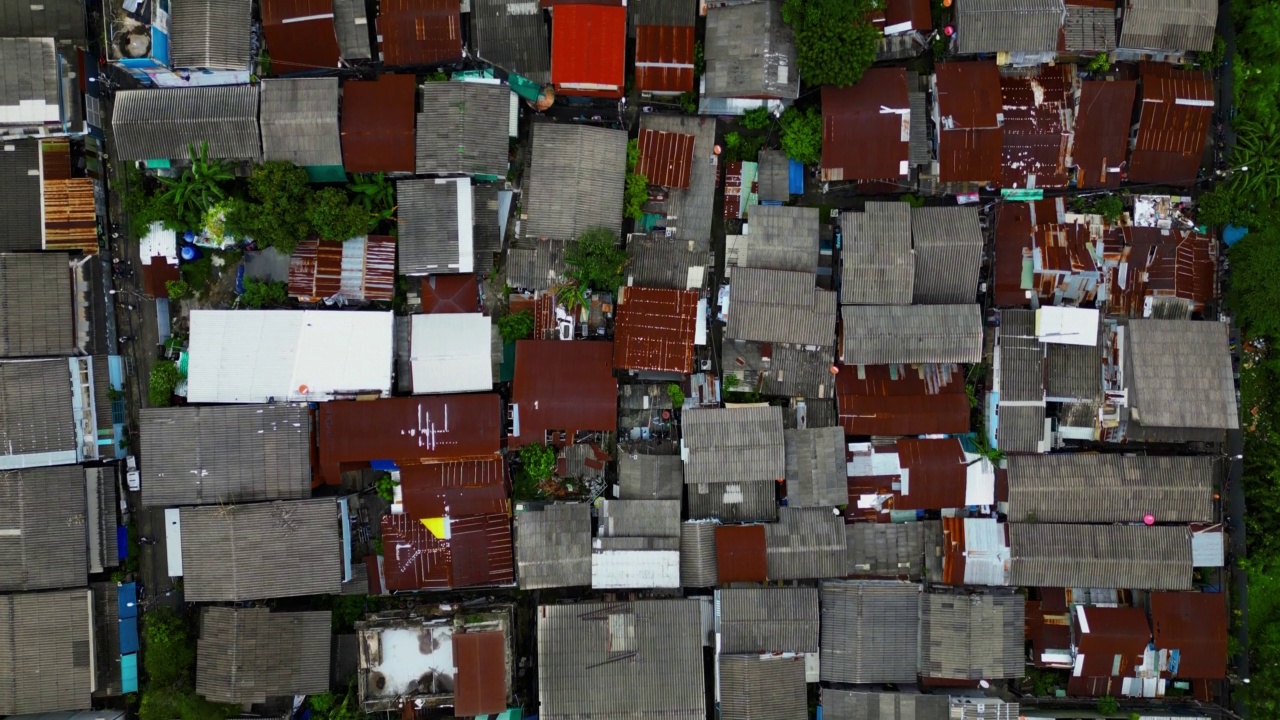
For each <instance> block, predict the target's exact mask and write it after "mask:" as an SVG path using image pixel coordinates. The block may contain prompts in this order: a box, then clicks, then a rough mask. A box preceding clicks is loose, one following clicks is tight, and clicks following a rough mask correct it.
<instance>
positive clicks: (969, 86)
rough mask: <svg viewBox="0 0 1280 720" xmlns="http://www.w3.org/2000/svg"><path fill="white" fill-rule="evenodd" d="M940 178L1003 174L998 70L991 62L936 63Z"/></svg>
mask: <svg viewBox="0 0 1280 720" xmlns="http://www.w3.org/2000/svg"><path fill="white" fill-rule="evenodd" d="M934 76H935V89H936V95H935V98H934V113H935V117H937V118H938V119H939V128H938V166H939V171H938V179H939V180H940V181H942V182H984V183H985V182H993V181H995V180H997V179H998V178H999V177H1000V170H1001V168H1000V148H1001V145H1002V143H1003V141H1004V131H1003V129H1001V128H1000V120H999V117H998V115H999V113H1000V71H999V69H998V68H997V67H996V64H995V62H993V61H989V60H988V61H980V62H944V63H938V64H937V65H936V66H934Z"/></svg>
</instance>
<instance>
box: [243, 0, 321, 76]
mask: <svg viewBox="0 0 1280 720" xmlns="http://www.w3.org/2000/svg"><path fill="white" fill-rule="evenodd" d="M261 10H262V30H263V32H264V33H266V36H267V51H268V52H269V53H270V55H271V72H272V74H274V75H287V74H289V73H299V72H312V71H315V70H329V69H333V68H336V67H338V32H337V29H336V28H335V27H334V24H333V0H262V1H261Z"/></svg>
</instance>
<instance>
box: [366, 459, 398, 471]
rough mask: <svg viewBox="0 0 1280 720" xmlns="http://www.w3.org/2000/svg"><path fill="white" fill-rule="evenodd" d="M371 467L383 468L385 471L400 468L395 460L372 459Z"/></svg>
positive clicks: (375, 468)
mask: <svg viewBox="0 0 1280 720" xmlns="http://www.w3.org/2000/svg"><path fill="white" fill-rule="evenodd" d="M369 467H371V468H373V469H374V470H382V471H383V472H392V471H395V470H399V469H400V466H399V465H396V461H395V460H370V461H369Z"/></svg>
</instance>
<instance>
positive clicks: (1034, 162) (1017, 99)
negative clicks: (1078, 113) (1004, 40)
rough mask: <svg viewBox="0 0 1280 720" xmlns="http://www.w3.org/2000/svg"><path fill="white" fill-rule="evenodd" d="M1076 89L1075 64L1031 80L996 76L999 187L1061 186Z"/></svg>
mask: <svg viewBox="0 0 1280 720" xmlns="http://www.w3.org/2000/svg"><path fill="white" fill-rule="evenodd" d="M961 7H962V8H963V7H965V6H964V5H962V6H961ZM1078 86H1079V78H1077V76H1076V70H1075V66H1074V65H1056V66H1046V67H1042V68H1040V69H1038V70H1037V71H1036V72H1035V74H1034V75H1032V76H1030V77H1002V78H1000V97H1001V109H1002V112H1001V115H1002V117H1003V119H1004V139H1003V146H1002V148H1003V150H1002V153H1001V167H1002V170H1003V172H1002V173H1001V177H1000V186H1001V187H1005V188H1046V187H1066V185H1067V182H1068V180H1069V177H1068V172H1067V161H1068V158H1070V157H1071V156H1072V147H1073V145H1074V141H1075V137H1074V132H1075V130H1074V129H1075V117H1074V115H1073V107H1072V106H1073V98H1074V97H1075V96H1076V94H1077V93H1078V92H1079V87H1078Z"/></svg>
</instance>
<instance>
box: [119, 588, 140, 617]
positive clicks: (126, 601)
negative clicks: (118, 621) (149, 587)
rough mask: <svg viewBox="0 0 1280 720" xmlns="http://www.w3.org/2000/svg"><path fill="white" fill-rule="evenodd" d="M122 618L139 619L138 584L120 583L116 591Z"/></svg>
mask: <svg viewBox="0 0 1280 720" xmlns="http://www.w3.org/2000/svg"><path fill="white" fill-rule="evenodd" d="M116 600H117V601H118V602H119V605H120V608H119V613H120V617H121V618H131V617H138V585H137V583H120V586H119V588H118V589H117V590H116Z"/></svg>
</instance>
